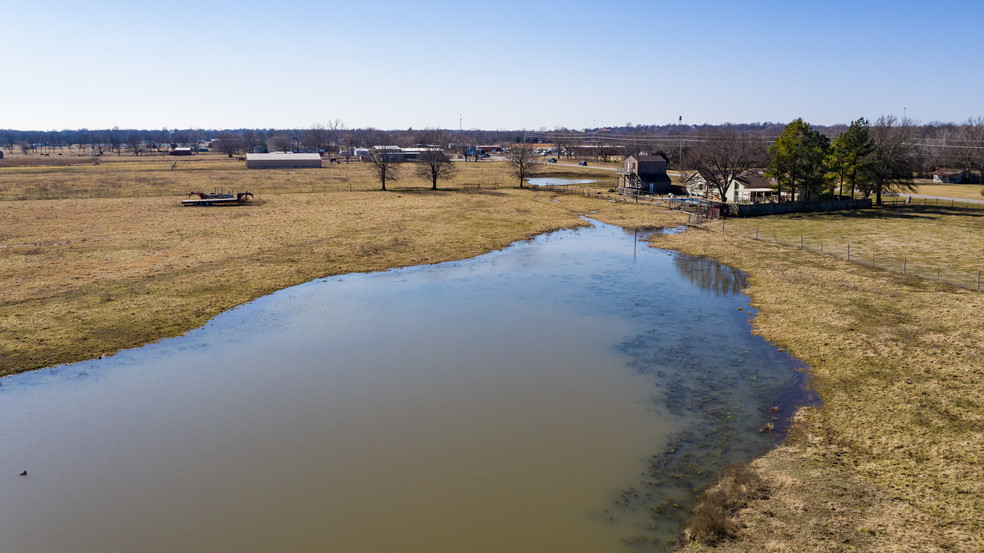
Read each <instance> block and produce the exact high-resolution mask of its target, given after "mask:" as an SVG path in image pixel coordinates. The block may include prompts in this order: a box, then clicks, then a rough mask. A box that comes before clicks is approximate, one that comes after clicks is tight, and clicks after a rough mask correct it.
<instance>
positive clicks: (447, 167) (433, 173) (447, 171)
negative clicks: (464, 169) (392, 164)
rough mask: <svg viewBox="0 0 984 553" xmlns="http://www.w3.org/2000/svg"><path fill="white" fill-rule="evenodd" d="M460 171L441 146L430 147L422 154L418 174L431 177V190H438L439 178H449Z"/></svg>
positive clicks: (427, 177)
mask: <svg viewBox="0 0 984 553" xmlns="http://www.w3.org/2000/svg"><path fill="white" fill-rule="evenodd" d="M457 171H458V168H457V167H456V166H455V164H454V162H453V161H451V158H450V157H449V156H448V154H447V153H445V151H444V150H443V149H441V148H436V147H433V146H431V147H428V148H427V149H426V150H424V151H423V152H422V153H421V154H420V158H419V161H418V165H417V171H416V173H417V176H419V177H420V178H424V179H430V181H431V190H437V179H439V178H440V179H448V178H451V177H452V176H454V174H455V173H456V172H457Z"/></svg>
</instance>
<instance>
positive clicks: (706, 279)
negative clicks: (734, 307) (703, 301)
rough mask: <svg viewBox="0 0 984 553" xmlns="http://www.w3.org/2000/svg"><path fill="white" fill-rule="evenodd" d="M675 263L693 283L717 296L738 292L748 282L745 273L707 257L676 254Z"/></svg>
mask: <svg viewBox="0 0 984 553" xmlns="http://www.w3.org/2000/svg"><path fill="white" fill-rule="evenodd" d="M673 263H674V264H675V265H676V268H677V270H678V271H680V274H682V275H683V276H685V277H687V279H688V280H689V281H690V282H691V283H692V284H696V285H697V286H699V287H700V289H701V290H706V291H710V292H714V294H715V295H717V296H731V295H734V294H738V293H740V292H741V289H742V288H744V287H745V285H746V282H747V279H746V277H745V273H743V272H741V271H739V270H738V269H733V268H731V267H728V266H727V265H722V264H721V263H718V262H717V261H714V260H713V259H710V258H707V257H694V256H690V255H676V256H674V257H673Z"/></svg>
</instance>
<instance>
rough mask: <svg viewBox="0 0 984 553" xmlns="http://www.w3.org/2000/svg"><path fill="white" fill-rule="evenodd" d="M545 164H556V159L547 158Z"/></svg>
mask: <svg viewBox="0 0 984 553" xmlns="http://www.w3.org/2000/svg"><path fill="white" fill-rule="evenodd" d="M547 163H557V158H555V157H552V158H549V159H547Z"/></svg>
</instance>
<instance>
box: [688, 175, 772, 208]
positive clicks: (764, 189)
mask: <svg viewBox="0 0 984 553" xmlns="http://www.w3.org/2000/svg"><path fill="white" fill-rule="evenodd" d="M772 186H773V182H772V181H770V180H769V179H767V178H766V177H765V174H764V171H763V170H762V169H752V170H750V171H745V172H744V173H742V174H741V175H738V177H737V178H736V179H735V180H733V181H732V182H731V183H730V185H729V186H728V193H727V197H726V198H724V201H726V202H732V203H759V202H769V201H774V200H775V198H777V197H778V194H777V193H776V191H775V190H773V188H772ZM687 193H688V194H691V195H693V196H701V197H704V198H710V197H712V196H713V197H715V198H716V197H717V195H718V189H717V187H716V186H713V185H711V184H710V183H709V182H708V181H707V179H706V178H704V175H702V174H701V173H700V171H694V172H693V173H691V174H690V176H688V177H687Z"/></svg>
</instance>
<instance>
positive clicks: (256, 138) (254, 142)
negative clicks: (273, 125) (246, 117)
mask: <svg viewBox="0 0 984 553" xmlns="http://www.w3.org/2000/svg"><path fill="white" fill-rule="evenodd" d="M242 137H243V149H244V150H246V152H247V153H252V152H253V150H254V149H255V148H256V147H257V146H259V145H261V144H262V143H263V137H262V136H261V135H260V133H258V132H256V131H254V130H253V129H246V130H245V131H243V134H242Z"/></svg>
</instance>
